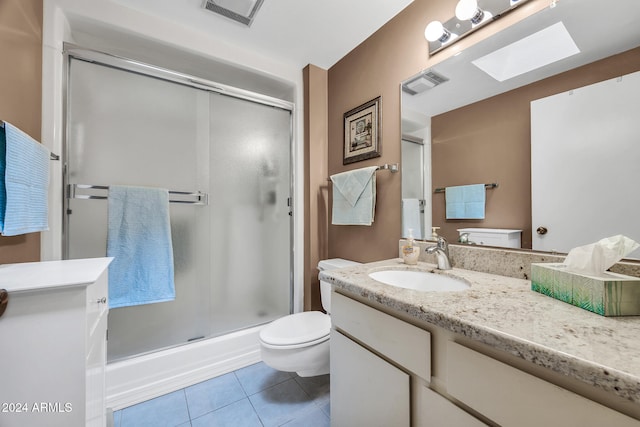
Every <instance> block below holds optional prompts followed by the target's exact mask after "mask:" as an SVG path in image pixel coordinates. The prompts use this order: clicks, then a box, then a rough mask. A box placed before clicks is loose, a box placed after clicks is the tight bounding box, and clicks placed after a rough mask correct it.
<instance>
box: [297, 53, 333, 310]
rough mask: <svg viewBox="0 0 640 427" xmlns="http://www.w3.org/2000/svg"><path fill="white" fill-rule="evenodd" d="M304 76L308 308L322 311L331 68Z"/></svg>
mask: <svg viewBox="0 0 640 427" xmlns="http://www.w3.org/2000/svg"><path fill="white" fill-rule="evenodd" d="M303 79H304V153H305V154H304V188H305V191H304V209H305V212H308V215H306V217H305V224H304V248H305V249H304V309H305V310H318V309H320V308H321V303H320V283H319V281H318V269H317V266H318V261H320V260H321V259H326V258H327V251H328V231H327V214H328V211H329V206H328V196H329V186H328V183H327V178H326V177H327V103H328V99H327V71H326V70H323V69H321V68H318V67H315V66H313V65H309V66H307V67H305V69H304V70H303Z"/></svg>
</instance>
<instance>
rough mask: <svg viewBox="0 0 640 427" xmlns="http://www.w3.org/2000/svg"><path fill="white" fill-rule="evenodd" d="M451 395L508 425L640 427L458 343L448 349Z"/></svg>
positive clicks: (616, 413) (449, 391)
mask: <svg viewBox="0 0 640 427" xmlns="http://www.w3.org/2000/svg"><path fill="white" fill-rule="evenodd" d="M447 391H448V393H449V394H451V395H452V396H454V397H455V398H456V399H458V400H460V401H461V402H464V403H465V404H466V405H468V406H469V407H471V408H473V409H475V410H476V411H478V412H479V413H481V414H483V415H485V416H486V417H487V418H489V419H491V420H493V421H495V422H497V423H498V424H500V425H502V426H505V427H508V426H518V427H526V426H532V427H533V426H543V425H554V426H576V427H578V426H580V427H582V426H616V427H627V426H628V427H632V426H633V427H638V426H640V421H637V420H634V419H632V418H630V417H627V416H626V415H623V414H621V413H619V412H617V411H614V410H612V409H609V408H607V407H605V406H602V405H600V404H599V403H596V402H594V401H592V400H589V399H586V398H584V397H582V396H580V395H577V394H575V393H573V392H570V391H569V390H565V389H563V388H561V387H558V386H556V385H555V384H551V383H549V382H547V381H544V380H542V379H540V378H537V377H534V376H533V375H530V374H528V373H526V372H523V371H521V370H519V369H516V368H513V367H511V366H509V365H506V364H504V363H502V362H499V361H497V360H495V359H493V358H490V357H488V356H485V355H483V354H480V353H478V352H476V351H473V350H470V349H468V348H466V347H463V346H461V345H459V344H456V343H454V342H449V343H448V345H447Z"/></svg>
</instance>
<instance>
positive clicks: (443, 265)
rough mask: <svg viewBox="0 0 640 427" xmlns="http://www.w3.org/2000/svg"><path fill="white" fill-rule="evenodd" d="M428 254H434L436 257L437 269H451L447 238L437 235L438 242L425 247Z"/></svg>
mask: <svg viewBox="0 0 640 427" xmlns="http://www.w3.org/2000/svg"><path fill="white" fill-rule="evenodd" d="M426 252H427V253H428V254H436V257H437V258H438V270H451V260H450V259H449V243H447V240H446V239H445V238H444V237H442V236H438V243H436V245H435V246H429V247H428V248H427V249H426Z"/></svg>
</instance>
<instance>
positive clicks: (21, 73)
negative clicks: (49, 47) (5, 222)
mask: <svg viewBox="0 0 640 427" xmlns="http://www.w3.org/2000/svg"><path fill="white" fill-rule="evenodd" d="M0 52H2V66H1V67H0V119H2V120H5V121H7V122H10V123H12V124H13V125H15V126H17V127H19V128H20V129H22V130H23V131H25V132H27V133H28V134H29V135H31V137H33V138H35V139H37V140H40V117H41V96H42V0H0ZM39 260H40V233H31V234H26V235H22V236H11V237H5V236H0V264H5V263H12V262H28V261H39Z"/></svg>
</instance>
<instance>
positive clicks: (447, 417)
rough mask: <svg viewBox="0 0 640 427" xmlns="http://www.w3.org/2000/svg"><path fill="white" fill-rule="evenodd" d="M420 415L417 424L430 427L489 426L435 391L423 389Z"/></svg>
mask: <svg viewBox="0 0 640 427" xmlns="http://www.w3.org/2000/svg"><path fill="white" fill-rule="evenodd" d="M419 392H420V397H419V402H420V413H419V414H418V415H417V416H416V420H414V421H415V423H416V424H417V425H420V426H429V427H486V426H487V424H485V423H483V422H482V421H480V420H478V419H477V418H475V417H473V416H472V415H470V414H469V413H467V412H465V411H464V410H463V409H461V408H459V407H457V406H456V405H454V404H453V403H452V402H451V401H449V400H447V399H445V398H444V397H442V396H440V395H439V394H438V393H436V392H435V391H433V390H431V389H429V388H427V387H421V388H420V390H419Z"/></svg>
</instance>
